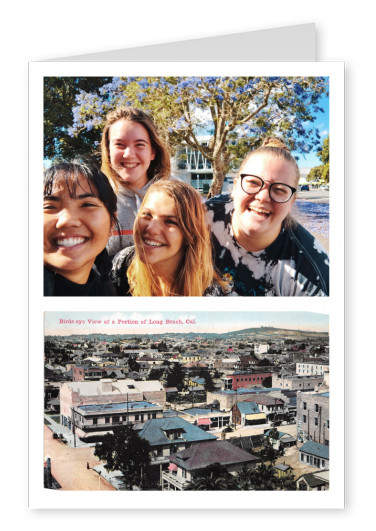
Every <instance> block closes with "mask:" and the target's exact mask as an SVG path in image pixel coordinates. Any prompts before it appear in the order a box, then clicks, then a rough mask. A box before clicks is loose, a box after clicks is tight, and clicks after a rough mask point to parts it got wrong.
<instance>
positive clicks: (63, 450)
mask: <svg viewBox="0 0 376 531" xmlns="http://www.w3.org/2000/svg"><path fill="white" fill-rule="evenodd" d="M44 455H45V456H47V455H48V456H49V457H50V458H51V472H52V475H53V476H54V477H55V479H56V480H57V481H58V482H59V483H60V485H61V487H62V489H63V490H116V489H115V488H114V487H112V486H111V485H110V484H109V483H107V481H106V480H105V479H103V478H102V477H101V476H100V475H98V474H97V473H96V472H95V471H94V470H92V467H94V466H97V465H100V461H99V459H97V458H96V457H95V456H94V448H93V447H89V446H84V447H81V448H72V447H71V446H69V445H67V444H64V443H62V442H61V441H58V440H56V439H53V438H52V431H51V430H50V428H48V426H46V425H45V426H44ZM87 462H88V463H89V466H90V469H89V470H88V469H87V468H86V463H87Z"/></svg>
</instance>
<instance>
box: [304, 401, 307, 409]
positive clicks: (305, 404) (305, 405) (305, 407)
mask: <svg viewBox="0 0 376 531" xmlns="http://www.w3.org/2000/svg"><path fill="white" fill-rule="evenodd" d="M303 409H304V410H306V409H307V402H303Z"/></svg>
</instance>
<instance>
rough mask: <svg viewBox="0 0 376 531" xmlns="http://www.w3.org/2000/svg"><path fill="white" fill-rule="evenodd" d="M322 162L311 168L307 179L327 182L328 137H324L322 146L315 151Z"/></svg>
mask: <svg viewBox="0 0 376 531" xmlns="http://www.w3.org/2000/svg"><path fill="white" fill-rule="evenodd" d="M317 156H318V158H319V159H320V160H321V162H322V164H321V165H320V166H315V167H314V168H312V169H311V170H310V172H309V174H308V175H307V181H316V182H317V181H325V182H326V183H329V137H328V136H327V137H326V138H324V141H323V144H322V148H321V149H320V150H319V151H318V152H317Z"/></svg>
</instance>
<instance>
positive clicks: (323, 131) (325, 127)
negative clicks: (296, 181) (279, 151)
mask: <svg viewBox="0 0 376 531" xmlns="http://www.w3.org/2000/svg"><path fill="white" fill-rule="evenodd" d="M319 106H320V107H322V108H323V109H324V112H323V113H319V114H318V115H317V117H316V120H315V121H314V122H313V124H310V126H312V125H314V126H315V127H317V129H318V130H319V133H320V137H321V142H322V141H323V140H324V138H326V137H327V136H328V135H329V97H327V96H322V97H321V99H320V101H319ZM292 154H293V155H294V156H295V155H298V156H299V160H298V166H299V167H300V168H313V167H314V166H319V165H320V164H322V162H321V161H320V159H319V158H318V157H317V155H316V153H315V152H314V151H311V153H308V154H305V156H304V155H302V154H301V153H295V152H294V151H293V152H292Z"/></svg>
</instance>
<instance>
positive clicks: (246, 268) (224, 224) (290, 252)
mask: <svg viewBox="0 0 376 531" xmlns="http://www.w3.org/2000/svg"><path fill="white" fill-rule="evenodd" d="M299 178H300V173H299V168H298V165H297V163H296V160H295V159H294V157H293V156H292V155H291V154H290V152H289V150H288V149H287V147H286V146H285V145H284V144H283V142H281V141H280V140H279V139H277V138H274V137H269V138H267V139H266V140H265V141H264V143H263V146H262V147H261V148H259V149H256V150H254V151H251V152H250V153H249V154H248V156H247V157H246V158H245V159H244V161H243V163H242V165H241V167H240V170H239V173H238V175H237V176H236V178H235V181H234V189H233V192H232V194H231V196H229V195H220V196H217V197H214V198H213V199H209V200H208V201H207V202H206V206H207V208H208V210H209V216H210V221H211V227H212V237H213V242H214V247H215V265H216V267H217V269H218V271H219V272H220V273H221V275H222V276H223V277H224V278H225V279H227V280H228V282H229V283H230V284H231V285H232V292H231V295H246V296H247V295H254V296H327V295H329V258H328V255H327V253H326V252H325V250H324V248H323V247H322V245H321V244H320V243H319V242H318V241H317V240H316V239H315V238H314V237H313V236H312V234H310V233H309V232H308V231H307V230H306V229H304V228H303V227H302V226H301V225H299V223H297V222H296V221H295V220H294V219H293V218H292V216H291V207H292V205H293V204H294V201H295V199H296V192H297V187H298V182H299Z"/></svg>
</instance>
